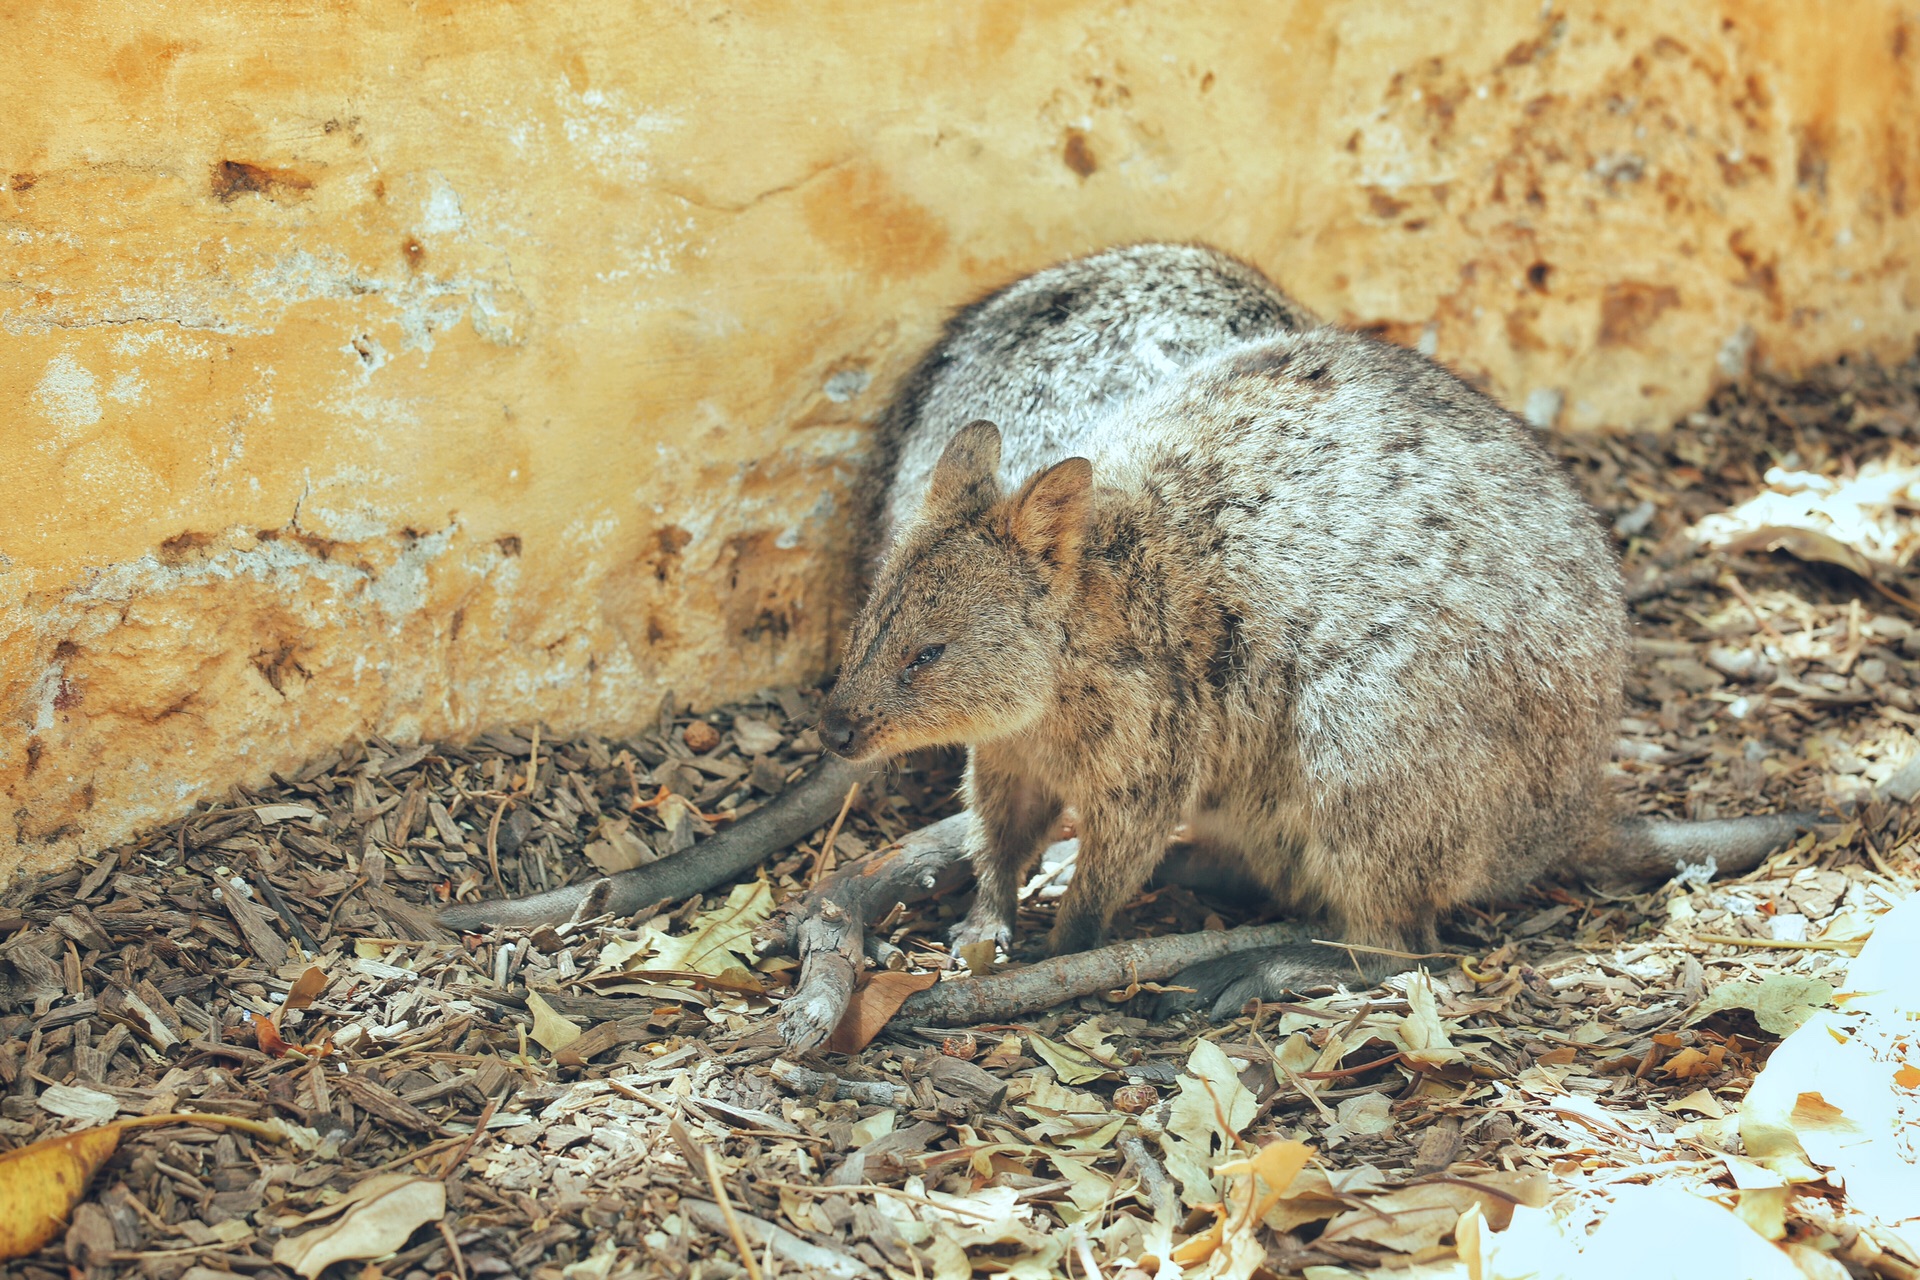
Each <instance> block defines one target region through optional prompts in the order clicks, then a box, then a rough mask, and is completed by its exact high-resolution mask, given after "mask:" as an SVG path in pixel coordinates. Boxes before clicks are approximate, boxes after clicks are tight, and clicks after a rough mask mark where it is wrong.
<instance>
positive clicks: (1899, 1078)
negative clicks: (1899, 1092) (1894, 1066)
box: [1893, 1066, 1920, 1089]
mask: <svg viewBox="0 0 1920 1280" xmlns="http://www.w3.org/2000/svg"><path fill="white" fill-rule="evenodd" d="M1893 1082H1894V1083H1895V1084H1897V1085H1899V1086H1900V1087H1901V1088H1902V1089H1920V1067H1914V1066H1902V1067H1901V1068H1900V1069H1899V1070H1898V1071H1896V1072H1894V1073H1893Z"/></svg>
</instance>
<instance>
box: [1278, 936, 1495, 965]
mask: <svg viewBox="0 0 1920 1280" xmlns="http://www.w3.org/2000/svg"><path fill="white" fill-rule="evenodd" d="M1312 941H1313V944H1314V945H1315V946H1317V947H1333V948H1335V949H1337V950H1340V951H1358V952H1361V953H1362V954H1364V955H1370V956H1388V957H1390V958H1392V959H1394V960H1471V959H1473V957H1472V956H1469V955H1462V954H1461V953H1460V952H1458V951H1394V950H1392V949H1391V948H1389V947H1363V946H1361V945H1360V944H1359V943H1357V942H1335V941H1333V940H1331V939H1329V938H1314V939H1313V940H1312Z"/></svg>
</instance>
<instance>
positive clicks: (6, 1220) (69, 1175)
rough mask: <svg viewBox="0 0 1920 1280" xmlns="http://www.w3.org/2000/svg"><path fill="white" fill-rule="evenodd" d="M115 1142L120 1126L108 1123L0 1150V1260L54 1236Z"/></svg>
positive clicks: (24, 1252) (117, 1142) (30, 1249)
mask: <svg viewBox="0 0 1920 1280" xmlns="http://www.w3.org/2000/svg"><path fill="white" fill-rule="evenodd" d="M119 1145H120V1130H119V1127H118V1126H113V1125H109V1126H107V1127H106V1128H101V1129H86V1130H83V1131H81V1132H79V1133H70V1134H67V1135H66V1136H65V1137H60V1138H42V1139H41V1140H40V1141H38V1142H34V1143H29V1144H28V1145H26V1146H24V1147H20V1148H17V1149H16V1150H13V1151H9V1152H7V1153H6V1154H5V1155H0V1261H4V1260H5V1259H8V1258H23V1257H25V1256H26V1255H27V1254H30V1253H32V1252H34V1251H35V1250H37V1249H38V1248H40V1246H42V1245H44V1244H45V1243H46V1242H47V1241H49V1240H51V1239H53V1237H54V1235H55V1233H57V1232H58V1231H59V1230H60V1224H61V1223H63V1222H65V1221H66V1220H67V1215H68V1214H69V1213H71V1212H72V1211H73V1206H74V1205H76V1204H78V1203H79V1202H80V1197H81V1196H83V1195H85V1194H86V1191H87V1183H88V1182H90V1181H92V1179H93V1175H94V1173H95V1172H96V1171H97V1170H98V1169H99V1168H100V1166H101V1165H102V1164H104V1163H106V1160H107V1157H108V1156H111V1155H112V1154H113V1152H114V1149H115V1148H116V1147H118V1146H119Z"/></svg>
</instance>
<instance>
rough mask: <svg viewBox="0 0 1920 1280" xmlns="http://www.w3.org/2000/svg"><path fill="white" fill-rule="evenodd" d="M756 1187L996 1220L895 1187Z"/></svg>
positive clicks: (787, 1184)
mask: <svg viewBox="0 0 1920 1280" xmlns="http://www.w3.org/2000/svg"><path fill="white" fill-rule="evenodd" d="M756 1185H758V1186H762V1187H774V1188H777V1189H779V1190H782V1191H794V1192H798V1193H800V1194H802V1195H810V1196H865V1195H873V1196H892V1197H893V1198H894V1199H895V1200H905V1201H907V1202H908V1203H909V1204H918V1205H925V1206H926V1207H927V1208H929V1209H938V1210H940V1211H941V1212H942V1213H957V1214H961V1215H963V1216H965V1217H970V1218H978V1219H979V1220H980V1221H982V1222H994V1221H997V1219H996V1218H995V1217H994V1216H993V1215H992V1214H990V1213H983V1212H981V1211H979V1210H975V1209H965V1208H962V1207H961V1206H959V1205H957V1204H941V1203H940V1202H939V1201H938V1200H929V1199H928V1198H927V1197H926V1196H917V1195H914V1194H913V1193H912V1192H911V1191H901V1190H900V1189H898V1188H897V1187H882V1186H875V1185H873V1184H872V1183H868V1184H865V1185H863V1186H857V1187H826V1186H821V1187H813V1186H807V1185H806V1184H804V1183H799V1182H773V1181H770V1180H768V1179H764V1178H763V1179H762V1180H761V1181H760V1182H759V1183H757V1184H756Z"/></svg>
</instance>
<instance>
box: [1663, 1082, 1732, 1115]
mask: <svg viewBox="0 0 1920 1280" xmlns="http://www.w3.org/2000/svg"><path fill="white" fill-rule="evenodd" d="M1660 1109H1661V1110H1662V1111H1697V1112H1699V1113H1700V1114H1701V1115H1703V1116H1711V1117H1712V1118H1713V1119H1715V1120H1720V1119H1724V1118H1725V1116H1726V1114H1727V1109H1726V1108H1725V1107H1724V1106H1722V1105H1721V1104H1720V1099H1718V1098H1716V1097H1714V1096H1713V1095H1712V1094H1711V1093H1708V1092H1707V1091H1706V1090H1705V1089H1695V1090H1694V1091H1693V1092H1692V1093H1690V1094H1688V1095H1687V1096H1686V1097H1684V1098H1679V1099H1676V1100H1675V1101H1673V1102H1665V1103H1662V1104H1661V1105H1660Z"/></svg>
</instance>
